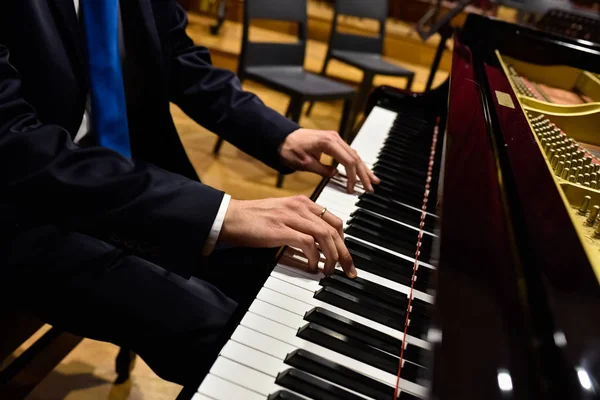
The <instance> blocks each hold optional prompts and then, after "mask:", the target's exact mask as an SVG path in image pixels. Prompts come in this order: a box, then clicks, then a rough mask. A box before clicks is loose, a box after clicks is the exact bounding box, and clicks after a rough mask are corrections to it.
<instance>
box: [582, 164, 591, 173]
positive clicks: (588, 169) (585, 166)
mask: <svg viewBox="0 0 600 400" xmlns="http://www.w3.org/2000/svg"><path fill="white" fill-rule="evenodd" d="M583 173H584V174H589V173H590V166H589V165H584V166H583Z"/></svg>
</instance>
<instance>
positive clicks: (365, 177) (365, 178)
mask: <svg viewBox="0 0 600 400" xmlns="http://www.w3.org/2000/svg"><path fill="white" fill-rule="evenodd" d="M366 169H367V167H366V166H365V164H363V163H362V162H360V163H358V166H357V168H356V172H357V174H358V177H359V178H360V181H361V182H362V183H363V187H364V188H365V189H366V190H367V191H369V192H373V185H372V184H371V179H370V178H369V174H367V170H366Z"/></svg>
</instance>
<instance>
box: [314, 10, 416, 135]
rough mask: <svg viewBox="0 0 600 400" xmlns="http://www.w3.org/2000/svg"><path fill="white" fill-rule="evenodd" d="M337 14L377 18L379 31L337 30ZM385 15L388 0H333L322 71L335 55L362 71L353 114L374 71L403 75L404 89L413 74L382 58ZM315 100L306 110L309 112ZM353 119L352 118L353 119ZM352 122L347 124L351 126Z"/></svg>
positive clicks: (361, 104) (360, 106) (362, 101)
mask: <svg viewBox="0 0 600 400" xmlns="http://www.w3.org/2000/svg"><path fill="white" fill-rule="evenodd" d="M340 15H346V16H353V17H359V18H368V19H374V20H377V21H378V22H379V34H378V35H377V36H376V37H372V36H364V35H356V34H350V33H342V32H339V31H338V17H339V16H340ZM387 15H388V0H368V1H365V0H336V2H335V6H334V15H333V23H332V26H331V34H330V36H329V45H328V48H327V54H326V56H325V62H324V63H323V69H322V70H321V74H322V75H323V76H325V75H326V74H327V66H328V65H329V61H331V60H332V59H336V60H338V61H341V62H343V63H345V64H348V65H350V66H352V67H355V68H358V69H360V70H362V71H363V80H362V82H361V84H360V88H359V90H358V100H357V101H356V103H355V110H354V111H353V112H352V116H353V117H356V116H357V115H358V114H359V112H360V110H363V109H364V107H365V104H366V101H367V98H368V96H369V92H370V91H371V88H372V86H373V78H374V77H375V75H386V76H398V77H404V78H406V89H407V90H410V88H411V86H412V82H413V79H414V76H415V73H414V72H413V71H409V70H407V69H405V68H402V67H400V66H398V65H395V64H392V63H390V62H387V61H385V60H384V59H383V56H382V54H383V41H384V38H385V23H386V19H387ZM313 105H314V102H311V103H310V105H309V106H308V109H307V111H306V115H310V112H311V110H312V107H313ZM353 122H354V121H353ZM352 126H353V125H350V129H352Z"/></svg>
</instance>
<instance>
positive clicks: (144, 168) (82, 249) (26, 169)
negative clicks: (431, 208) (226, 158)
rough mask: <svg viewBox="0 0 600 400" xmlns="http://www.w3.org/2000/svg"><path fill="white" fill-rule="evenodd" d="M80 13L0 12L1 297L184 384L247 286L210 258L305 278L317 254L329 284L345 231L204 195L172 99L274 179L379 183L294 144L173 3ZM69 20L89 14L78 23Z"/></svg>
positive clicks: (329, 146) (306, 142)
mask: <svg viewBox="0 0 600 400" xmlns="http://www.w3.org/2000/svg"><path fill="white" fill-rule="evenodd" d="M81 3H82V4H81V5H80V4H79V2H78V1H77V0H75V1H74V2H73V0H68V1H67V0H45V1H41V2H40V1H37V0H20V1H18V2H17V1H8V2H2V5H1V6H0V43H3V44H8V46H7V47H4V46H1V45H0V265H1V268H2V269H1V270H2V274H3V275H2V278H1V279H0V282H2V287H1V288H0V295H1V296H6V297H7V298H5V299H2V300H3V301H10V304H19V305H21V306H23V307H25V308H27V309H29V310H30V311H32V312H33V313H35V314H37V315H39V316H40V317H41V318H42V319H44V320H45V321H47V322H48V323H50V324H52V325H55V326H59V327H62V328H64V329H67V330H69V331H71V332H73V333H76V334H79V335H81V336H85V337H90V338H94V339H97V340H103V341H109V342H112V343H115V344H117V345H120V346H126V347H129V348H131V349H132V350H133V351H135V352H136V353H138V354H139V355H140V356H141V357H143V358H144V359H145V361H146V362H148V364H149V365H150V366H151V367H152V368H153V369H154V370H155V371H156V372H157V373H158V374H159V375H160V376H161V377H163V378H164V379H167V380H171V381H174V382H177V383H180V384H186V383H188V382H189V381H190V380H193V379H197V377H196V376H195V375H194V370H196V369H197V368H191V367H190V366H196V367H197V366H198V365H200V364H201V363H202V362H203V354H204V352H205V350H206V348H207V346H211V343H212V341H213V340H214V338H215V337H216V335H217V334H218V332H219V330H220V329H221V327H222V326H223V324H224V323H225V322H226V321H227V319H228V317H229V315H230V313H231V312H232V310H233V309H234V307H235V304H236V303H235V301H234V300H232V297H235V296H231V295H229V294H235V293H232V287H233V288H235V286H228V285H229V284H234V283H235V284H238V285H239V284H240V283H244V282H245V280H246V278H245V277H246V276H250V275H252V274H253V271H252V270H251V269H244V268H237V269H236V270H228V269H226V268H219V264H218V263H215V262H214V260H215V259H217V260H218V259H219V258H218V257H216V255H219V256H221V257H223V258H227V254H229V252H232V251H235V250H236V248H240V247H241V246H245V247H260V248H269V247H277V246H280V245H284V244H285V245H293V246H296V247H300V248H302V249H303V250H304V252H305V253H306V255H307V257H308V259H309V266H310V268H312V269H316V267H317V261H318V257H319V252H318V250H317V247H316V245H315V242H318V243H319V244H320V246H321V248H322V251H323V253H324V255H325V257H326V259H327V262H326V266H325V269H326V271H331V270H332V268H333V267H334V263H335V261H336V260H339V262H340V264H341V265H342V267H343V268H344V270H345V271H346V273H347V274H348V275H350V276H354V275H355V270H354V266H353V264H352V259H351V257H350V255H349V252H348V250H347V249H346V247H345V245H344V243H343V240H342V236H343V233H342V231H341V227H342V224H341V221H340V220H339V218H337V217H335V216H334V215H333V214H332V213H331V212H328V211H326V212H325V213H323V209H322V208H321V207H319V206H318V205H316V204H315V203H313V202H311V201H309V200H308V199H306V198H302V197H291V198H280V199H265V200H255V201H238V200H233V199H232V200H230V201H229V197H228V196H227V195H225V194H224V193H222V192H220V191H218V190H216V189H213V188H211V187H208V186H205V185H202V184H201V183H200V182H199V181H198V178H197V176H196V175H195V172H193V168H191V164H190V163H189V161H188V160H187V157H186V155H185V152H184V151H183V148H182V147H181V143H180V142H179V139H178V137H177V132H176V131H175V129H174V127H173V123H172V119H171V116H170V115H169V114H168V111H165V110H168V106H169V100H174V101H176V102H179V103H180V104H182V105H183V106H184V108H185V109H186V111H187V112H188V113H189V114H190V115H191V116H192V117H194V119H196V120H197V121H198V122H200V123H203V124H204V125H205V126H208V127H209V128H210V129H212V130H214V131H216V132H218V133H219V134H223V135H224V136H225V137H226V138H227V139H228V140H230V141H231V142H232V143H234V144H236V145H237V146H239V147H240V148H242V149H243V150H245V151H247V152H249V153H250V154H252V155H254V156H256V157H258V158H259V159H261V160H262V161H264V162H266V163H268V164H269V165H272V166H274V167H276V168H278V169H280V170H282V171H288V172H291V170H292V169H299V168H304V169H307V170H310V171H313V172H316V173H320V174H323V175H327V174H330V173H331V172H332V169H331V167H326V166H324V165H322V164H320V162H319V161H318V160H319V156H320V154H321V153H322V152H325V153H328V154H330V155H332V156H333V157H334V158H336V159H337V160H338V161H339V162H340V163H342V164H343V165H345V167H346V169H347V171H349V177H350V179H349V180H350V182H349V185H348V188H349V189H352V187H353V186H354V183H355V182H356V179H357V178H358V179H361V181H362V182H363V185H364V186H365V187H366V188H367V189H369V188H371V182H373V183H377V182H378V179H377V178H376V177H375V176H374V175H373V174H372V173H371V171H369V170H368V169H367V167H366V166H365V165H364V163H363V162H362V161H361V160H360V158H358V155H356V154H355V153H354V151H353V150H351V149H350V148H349V147H348V146H347V145H346V144H345V143H343V141H341V140H340V139H339V137H338V136H337V135H336V134H334V133H332V132H324V131H313V130H303V129H299V127H297V126H296V125H295V124H293V123H291V122H290V121H288V120H286V119H285V118H283V117H281V116H280V115H278V114H277V113H275V112H274V111H272V110H270V109H268V108H267V107H266V106H265V105H264V104H262V103H261V102H260V100H259V99H258V98H257V97H256V96H254V95H251V94H249V93H247V92H243V91H242V90H241V88H240V85H239V81H238V80H237V78H236V77H235V76H234V75H233V74H231V73H230V72H227V71H224V70H219V69H217V68H214V67H212V66H211V65H210V58H209V57H208V54H207V52H206V49H203V48H199V47H196V46H194V45H193V44H192V43H191V40H190V39H189V38H188V37H187V36H186V34H185V25H186V18H185V13H184V12H183V11H182V10H181V8H179V7H178V6H176V2H175V0H160V1H156V2H124V3H123V5H122V6H123V8H122V9H121V15H120V16H121V18H120V19H119V21H122V23H121V24H118V23H117V21H115V20H114V19H111V18H110V16H111V15H112V16H114V17H115V18H116V17H117V15H118V13H117V12H116V5H117V3H116V0H111V1H106V2H96V1H87V0H86V1H84V0H81ZM106 4H112V5H113V7H115V8H113V9H112V10H110V9H109V8H104V7H102V6H101V5H106ZM150 4H152V6H153V10H150V9H146V8H148V7H150ZM126 5H127V6H126ZM132 5H136V6H132ZM79 6H81V7H82V8H85V7H91V6H96V7H98V8H97V9H96V10H92V9H88V11H87V14H86V13H85V12H84V15H86V17H85V18H82V22H83V24H78V23H77V18H76V17H77V14H76V11H75V10H76V7H79ZM111 12H112V14H111ZM152 12H153V13H152ZM94 18H97V20H94ZM90 21H91V23H90ZM165 23H166V24H168V25H169V26H167V27H165V26H164V24H165ZM82 25H83V26H85V28H86V29H85V34H84V35H83V36H82V35H80V34H79V33H78V32H79V29H80V27H81V26H82ZM157 26H158V27H160V28H161V29H158V28H157ZM118 27H122V31H123V32H124V33H125V53H126V54H125V59H129V60H130V62H131V63H130V64H129V66H128V67H126V68H123V70H127V71H129V73H124V74H123V76H124V79H121V75H120V71H119V69H120V68H119V67H120V66H119V64H120V63H119V62H118V60H119V59H120V57H122V56H123V54H118V51H112V52H110V51H109V47H106V48H104V47H103V46H104V45H106V43H113V44H114V43H115V42H116V41H117V37H118V36H120V35H117V33H116V32H117V30H118V29H117V28H118ZM149 27H150V28H149ZM110 28H112V29H113V31H112V32H109V29H110ZM110 35H112V36H110ZM165 35H168V37H166V36H165ZM110 37H112V38H113V39H114V41H112V42H110V41H109V38H110ZM128 40H133V41H135V43H134V45H133V46H132V45H131V44H129V45H128V43H129V42H128ZM154 40H157V41H156V42H155V41H154ZM63 41H64V42H63ZM81 41H87V45H88V47H90V46H92V47H93V48H94V51H90V52H87V51H84V50H83V49H84V48H85V43H82V42H81ZM159 43H160V44H159ZM167 43H168V44H169V45H170V46H172V48H169V49H166V50H165V49H162V48H161V45H162V46H165V45H166V44H167ZM122 44H123V43H122ZM152 46H156V47H152ZM13 48H14V52H13ZM115 48H118V46H116V45H114V46H113V50H114V49H115ZM9 49H10V52H11V59H10V62H11V63H12V61H13V59H14V61H15V65H14V66H13V65H11V64H9ZM161 51H164V53H161ZM115 53H117V54H116V55H115ZM157 54H159V56H157V57H161V58H160V59H154V58H152V57H154V56H156V55H157ZM85 57H90V59H89V60H86V59H85ZM136 57H137V58H136ZM167 57H171V58H167ZM116 60H117V61H116ZM115 61H116V62H115ZM136 62H138V63H139V62H145V63H146V64H145V65H144V68H136V67H139V65H137V64H136ZM99 63H100V64H99ZM86 65H88V68H85V66H86ZM89 65H94V66H95V67H89ZM98 66H100V67H98ZM15 67H16V68H15ZM128 68H130V69H128ZM131 69H133V70H135V73H133V74H132V73H131ZM17 70H18V71H19V72H17ZM107 71H108V72H107ZM169 73H170V74H171V75H169ZM120 79H121V80H120ZM84 82H87V83H84ZM119 82H121V83H120V85H121V86H120V87H119ZM123 82H124V86H125V87H126V89H127V90H125V92H127V96H124V95H123V92H124V90H123ZM159 82H161V83H159ZM166 82H170V86H169V87H168V88H166V87H163V86H162V83H166ZM151 83H152V84H153V85H152V84H151ZM86 91H89V92H90V93H87V94H86ZM88 95H89V98H90V100H87V101H86V98H88ZM125 104H126V107H125ZM125 109H127V115H126V116H125V115H124V113H123V112H122V111H124V110H125ZM165 113H167V114H166V115H165ZM82 116H83V120H82ZM90 121H91V122H90ZM127 124H129V126H128V125H127ZM107 127H108V128H107ZM128 134H129V135H128ZM142 134H143V135H142ZM119 153H120V154H119ZM131 154H132V155H133V156H131ZM154 165H157V167H155V166H154ZM228 248H233V249H228ZM211 260H213V261H211ZM240 265H241V264H240ZM197 277H200V278H201V279H197ZM223 277H226V278H227V279H223ZM213 283H214V284H213ZM217 284H218V287H217V286H216V285H217Z"/></svg>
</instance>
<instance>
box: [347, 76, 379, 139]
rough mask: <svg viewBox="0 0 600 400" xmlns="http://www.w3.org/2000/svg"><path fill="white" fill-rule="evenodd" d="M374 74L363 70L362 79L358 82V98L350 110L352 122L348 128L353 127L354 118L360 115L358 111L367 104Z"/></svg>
mask: <svg viewBox="0 0 600 400" xmlns="http://www.w3.org/2000/svg"><path fill="white" fill-rule="evenodd" d="M374 76H375V75H374V74H373V73H372V72H367V71H365V72H364V74H363V80H362V82H361V83H360V87H359V89H358V98H357V99H356V101H355V103H354V110H353V112H352V122H351V123H350V129H352V128H354V125H355V124H356V120H357V118H358V116H359V115H360V112H361V111H362V110H363V109H364V108H365V106H366V104H367V100H368V98H369V92H370V91H371V87H373V78H374Z"/></svg>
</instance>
